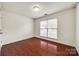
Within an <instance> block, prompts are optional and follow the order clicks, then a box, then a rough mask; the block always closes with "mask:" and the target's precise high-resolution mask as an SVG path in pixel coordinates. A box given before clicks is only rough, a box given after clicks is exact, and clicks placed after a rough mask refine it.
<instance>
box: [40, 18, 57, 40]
mask: <svg viewBox="0 0 79 59" xmlns="http://www.w3.org/2000/svg"><path fill="white" fill-rule="evenodd" d="M40 36H44V37H48V38H55V39H57V19H56V18H55V19H50V20H44V21H40Z"/></svg>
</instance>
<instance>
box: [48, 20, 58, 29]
mask: <svg viewBox="0 0 79 59" xmlns="http://www.w3.org/2000/svg"><path fill="white" fill-rule="evenodd" d="M48 28H57V19H51V20H48Z"/></svg>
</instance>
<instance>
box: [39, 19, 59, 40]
mask: <svg viewBox="0 0 79 59" xmlns="http://www.w3.org/2000/svg"><path fill="white" fill-rule="evenodd" d="M53 19H57V28H48V25H47V28H40V29H47V34H46V35H47V36H42V35H40V34H41V31H40V33H39V35H40V36H41V37H45V38H49V39H58V18H53ZM48 20H52V19H48ZM48 20H42V21H47V24H48ZM40 22H41V21H40ZM48 29H56V30H57V38H52V37H48Z"/></svg>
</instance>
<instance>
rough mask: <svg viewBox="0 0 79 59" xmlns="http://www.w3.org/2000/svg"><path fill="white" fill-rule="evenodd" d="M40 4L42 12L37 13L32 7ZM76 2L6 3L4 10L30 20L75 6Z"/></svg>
mask: <svg viewBox="0 0 79 59" xmlns="http://www.w3.org/2000/svg"><path fill="white" fill-rule="evenodd" d="M35 4H38V5H39V6H40V7H41V10H40V11H38V12H35V11H33V10H32V6H33V5H35ZM75 4H76V3H75V2H72V3H71V2H4V3H3V9H4V10H6V11H8V12H13V13H17V14H21V15H24V16H27V17H30V18H38V17H42V16H44V14H45V13H47V14H51V13H54V12H58V11H61V10H64V9H67V8H71V7H74V6H75Z"/></svg>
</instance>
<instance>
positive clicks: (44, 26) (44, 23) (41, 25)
mask: <svg viewBox="0 0 79 59" xmlns="http://www.w3.org/2000/svg"><path fill="white" fill-rule="evenodd" d="M40 28H47V20H46V21H41V22H40Z"/></svg>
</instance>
